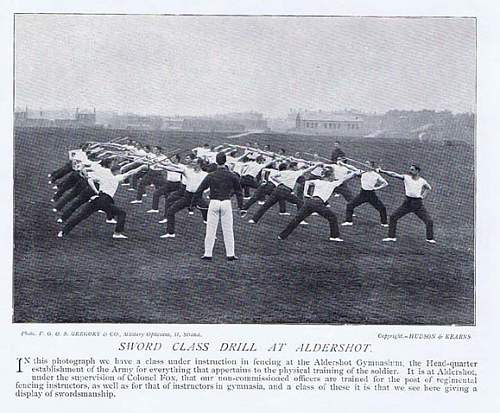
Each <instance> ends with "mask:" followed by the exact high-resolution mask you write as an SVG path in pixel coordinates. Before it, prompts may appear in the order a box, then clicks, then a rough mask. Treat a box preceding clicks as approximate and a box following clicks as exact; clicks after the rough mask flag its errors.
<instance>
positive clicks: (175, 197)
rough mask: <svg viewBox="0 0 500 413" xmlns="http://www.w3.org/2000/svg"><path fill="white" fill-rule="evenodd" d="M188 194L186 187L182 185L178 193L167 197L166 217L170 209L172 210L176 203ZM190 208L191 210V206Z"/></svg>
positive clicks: (175, 192) (172, 193)
mask: <svg viewBox="0 0 500 413" xmlns="http://www.w3.org/2000/svg"><path fill="white" fill-rule="evenodd" d="M185 193H186V185H183V184H181V185H180V187H179V189H178V190H177V191H173V192H171V193H170V194H169V195H168V196H165V212H164V216H165V218H166V217H167V211H168V208H170V207H171V206H172V205H173V203H174V202H176V201H178V200H179V199H181V198H183V197H184V194H185ZM188 208H191V207H190V206H189V207H188Z"/></svg>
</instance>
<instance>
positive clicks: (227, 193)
mask: <svg viewBox="0 0 500 413" xmlns="http://www.w3.org/2000/svg"><path fill="white" fill-rule="evenodd" d="M215 161H216V163H217V169H216V170H215V171H214V172H211V173H209V174H208V175H207V177H206V178H205V179H204V180H203V182H202V183H201V185H200V186H199V188H198V190H197V191H196V193H197V194H198V193H199V194H201V193H202V192H203V191H205V190H206V189H210V204H209V206H208V216H207V232H206V235H205V254H203V257H201V258H202V259H203V260H211V259H212V251H213V249H214V244H215V235H216V233H217V227H218V226H219V218H220V220H221V223H222V234H223V236H224V245H225V247H226V256H227V260H228V261H234V260H237V259H238V258H237V257H236V256H235V254H234V233H233V209H232V206H231V195H232V194H233V193H234V194H235V195H236V199H237V201H238V209H241V208H242V206H243V192H242V190H241V184H240V181H239V179H238V177H237V176H236V174H234V173H232V172H230V171H229V170H228V169H227V168H226V166H225V164H226V154H225V153H223V152H219V153H218V154H217V156H216V157H215Z"/></svg>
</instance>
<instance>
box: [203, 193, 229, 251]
mask: <svg viewBox="0 0 500 413" xmlns="http://www.w3.org/2000/svg"><path fill="white" fill-rule="evenodd" d="M219 217H220V220H221V223H222V235H223V236H224V245H225V246H226V256H228V257H234V233H233V208H232V206H231V201H230V200H229V199H227V200H225V201H218V200H216V199H212V200H211V201H210V205H209V206H208V216H207V233H206V235H205V254H204V255H205V257H211V256H212V252H213V249H214V244H215V235H216V233H217V227H218V226H219Z"/></svg>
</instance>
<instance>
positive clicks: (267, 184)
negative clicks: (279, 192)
mask: <svg viewBox="0 0 500 413" xmlns="http://www.w3.org/2000/svg"><path fill="white" fill-rule="evenodd" d="M275 162H276V161H275ZM277 173H279V171H278V170H277V169H272V168H264V169H263V170H262V171H261V179H262V181H261V183H260V185H259V187H258V188H257V190H256V191H255V192H254V193H253V195H252V196H251V197H250V199H249V200H248V201H247V202H246V203H245V204H244V205H243V209H242V210H241V212H242V214H243V215H245V214H246V213H247V211H248V209H249V208H250V207H251V206H252V205H253V204H255V203H256V202H259V205H264V201H265V199H266V196H268V195H271V194H272V192H273V191H274V190H275V189H276V185H275V184H274V183H273V182H272V180H271V179H272V177H273V176H274V175H276V174H277ZM278 205H279V213H280V215H290V213H288V212H286V201H285V200H284V199H280V200H279V201H278Z"/></svg>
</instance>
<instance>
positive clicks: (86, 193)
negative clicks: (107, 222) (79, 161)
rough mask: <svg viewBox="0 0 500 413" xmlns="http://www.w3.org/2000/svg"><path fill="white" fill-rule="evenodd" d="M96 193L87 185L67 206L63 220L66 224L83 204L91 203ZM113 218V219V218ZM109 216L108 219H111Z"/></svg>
mask: <svg viewBox="0 0 500 413" xmlns="http://www.w3.org/2000/svg"><path fill="white" fill-rule="evenodd" d="M95 194H96V193H95V192H94V190H93V189H92V188H91V187H90V186H88V185H87V187H86V188H85V189H84V190H83V191H82V192H80V193H79V194H78V196H77V197H76V198H75V199H74V200H73V202H71V203H70V204H69V205H67V206H66V208H64V209H63V211H62V215H61V219H62V220H63V221H64V222H66V221H67V220H68V219H69V217H70V216H71V215H73V213H74V212H75V211H76V210H77V209H78V208H80V207H81V206H82V205H83V204H85V203H86V202H88V201H90V198H92V197H93V196H94V195H95ZM111 218H113V217H112V216H111ZM111 218H110V217H109V215H108V219H111Z"/></svg>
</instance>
